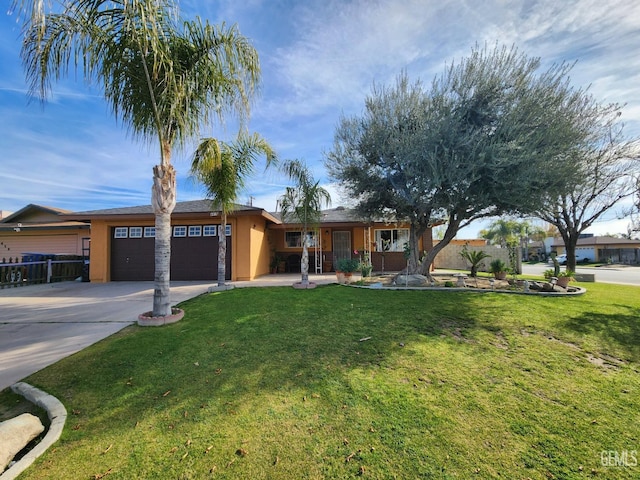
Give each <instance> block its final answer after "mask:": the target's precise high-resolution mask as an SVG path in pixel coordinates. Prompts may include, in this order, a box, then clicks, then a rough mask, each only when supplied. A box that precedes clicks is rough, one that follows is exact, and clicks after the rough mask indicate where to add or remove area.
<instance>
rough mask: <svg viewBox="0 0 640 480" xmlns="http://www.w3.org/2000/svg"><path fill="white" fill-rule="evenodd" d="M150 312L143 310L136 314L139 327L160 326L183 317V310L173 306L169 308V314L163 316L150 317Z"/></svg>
mask: <svg viewBox="0 0 640 480" xmlns="http://www.w3.org/2000/svg"><path fill="white" fill-rule="evenodd" d="M151 314H152V312H145V313H142V314H140V315H138V325H140V326H141V327H160V326H162V325H169V324H171V323H176V322H179V321H180V320H182V317H184V310H182V309H180V308H175V307H173V308H172V309H171V315H166V316H164V317H152V316H151Z"/></svg>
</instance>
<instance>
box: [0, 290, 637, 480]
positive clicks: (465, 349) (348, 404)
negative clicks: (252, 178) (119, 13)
mask: <svg viewBox="0 0 640 480" xmlns="http://www.w3.org/2000/svg"><path fill="white" fill-rule="evenodd" d="M584 285H585V286H586V287H587V288H588V289H589V292H588V293H587V294H586V295H584V296H581V297H572V298H548V297H545V298H541V297H530V296H527V297H524V296H520V295H505V294H495V293H484V294H473V293H467V292H446V291H444V292H440V291H381V290H369V289H357V288H348V287H342V286H337V285H332V286H326V287H318V288H316V289H315V290H309V291H300V290H294V289H292V288H289V287H281V288H243V289H235V290H231V291H227V292H222V293H216V294H209V295H203V296H201V297H198V298H196V299H193V300H191V301H189V302H186V303H184V304H183V308H184V309H185V310H186V316H185V318H184V319H183V320H182V321H181V322H179V323H177V324H174V325H171V326H167V327H162V328H140V327H130V328H127V329H125V330H123V331H122V332H121V333H119V334H116V335H114V336H113V337H111V338H109V339H107V340H106V341H103V342H101V343H99V344H97V345H95V346H93V347H90V348H88V349H86V350H84V351H82V352H80V353H79V354H76V355H74V356H72V357H70V358H67V359H66V360H63V361H61V362H59V363H58V364H56V365H54V366H52V367H49V368H47V369H45V370H43V371H41V372H39V373H37V374H35V375H33V376H31V377H30V378H28V379H27V381H28V382H30V383H32V384H34V385H36V386H38V387H39V388H42V389H44V390H45V391H47V392H49V393H52V394H53V395H55V396H57V397H58V398H59V399H60V400H61V401H62V402H63V403H64V404H65V405H66V407H67V409H68V410H69V414H70V416H69V418H68V421H67V425H66V427H65V430H64V433H63V436H62V438H61V440H60V441H59V442H58V443H57V444H56V446H55V447H54V448H53V449H52V450H50V451H49V452H48V453H47V454H45V455H44V456H43V457H41V459H40V460H38V461H37V462H36V464H35V465H34V466H33V467H31V468H30V469H29V470H28V471H27V472H26V474H25V475H24V476H23V477H21V478H25V479H35V478H38V479H42V478H49V479H67V478H68V479H91V478H104V477H106V478H107V479H108V480H115V479H152V478H157V479H201V478H227V479H239V478H242V479H259V478H273V479H279V478H282V479H299V478H308V479H318V478H326V479H335V478H353V477H360V476H361V477H362V478H377V479H387V478H411V479H413V478H437V479H443V478H445V479H446V478H457V479H469V478H479V479H490V478H501V479H526V478H531V479H549V478H557V479H574V478H576V479H578V478H606V479H612V478H629V479H631V478H639V477H640V466H633V458H634V457H633V455H634V454H633V451H638V450H640V365H639V361H640V289H639V288H635V287H625V286H616V285H605V284H584ZM0 401H1V402H5V403H6V402H9V401H15V399H13V398H11V399H9V395H8V394H6V393H4V394H2V395H1V396H0ZM602 452H614V454H610V453H605V454H604V455H605V459H606V460H607V461H608V462H609V463H610V464H611V463H612V461H613V460H612V459H616V458H617V459H618V460H622V459H623V457H624V455H625V454H626V455H627V457H626V465H627V466H617V467H616V466H605V465H603V463H602V461H601V455H602ZM625 452H626V453H625ZM611 455H613V456H611ZM616 455H617V456H616ZM635 455H636V456H640V455H637V453H636V454H635ZM618 463H621V462H618ZM622 463H624V462H622Z"/></svg>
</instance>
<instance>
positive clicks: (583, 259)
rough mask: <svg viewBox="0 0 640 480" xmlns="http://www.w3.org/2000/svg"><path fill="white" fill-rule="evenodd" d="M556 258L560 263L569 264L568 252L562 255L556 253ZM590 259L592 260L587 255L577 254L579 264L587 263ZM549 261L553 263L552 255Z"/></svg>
mask: <svg viewBox="0 0 640 480" xmlns="http://www.w3.org/2000/svg"><path fill="white" fill-rule="evenodd" d="M556 258H557V259H558V263H559V264H560V265H566V264H567V254H566V253H561V254H560V255H556ZM590 261H591V260H589V258H588V257H586V256H584V255H578V254H576V264H578V263H586V262H590ZM547 262H549V263H553V259H552V258H551V257H549V260H547Z"/></svg>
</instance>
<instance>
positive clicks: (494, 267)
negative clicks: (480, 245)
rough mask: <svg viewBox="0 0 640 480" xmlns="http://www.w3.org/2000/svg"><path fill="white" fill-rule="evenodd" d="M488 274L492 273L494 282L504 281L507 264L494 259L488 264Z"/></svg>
mask: <svg viewBox="0 0 640 480" xmlns="http://www.w3.org/2000/svg"><path fill="white" fill-rule="evenodd" d="M489 272H491V273H493V276H494V277H495V279H496V280H504V279H506V278H507V264H506V263H504V260H502V259H500V258H496V259H495V260H493V261H492V262H491V263H490V264H489Z"/></svg>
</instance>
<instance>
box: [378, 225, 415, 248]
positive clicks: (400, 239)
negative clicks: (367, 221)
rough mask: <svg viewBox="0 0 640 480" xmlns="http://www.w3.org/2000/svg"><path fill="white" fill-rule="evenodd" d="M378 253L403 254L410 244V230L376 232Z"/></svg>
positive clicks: (394, 229)
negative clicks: (406, 246) (406, 245)
mask: <svg viewBox="0 0 640 480" xmlns="http://www.w3.org/2000/svg"><path fill="white" fill-rule="evenodd" d="M375 241H376V252H403V251H404V246H405V244H407V243H409V229H408V228H390V229H380V230H375Z"/></svg>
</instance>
